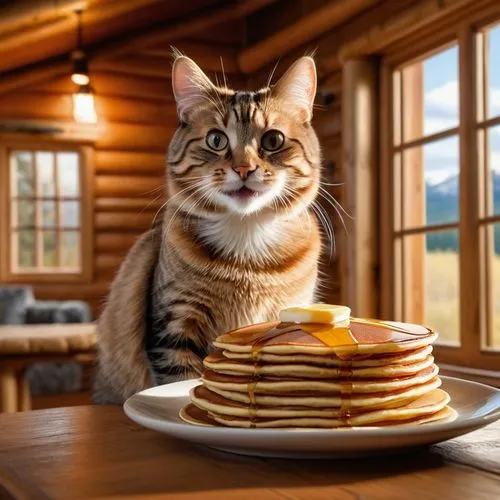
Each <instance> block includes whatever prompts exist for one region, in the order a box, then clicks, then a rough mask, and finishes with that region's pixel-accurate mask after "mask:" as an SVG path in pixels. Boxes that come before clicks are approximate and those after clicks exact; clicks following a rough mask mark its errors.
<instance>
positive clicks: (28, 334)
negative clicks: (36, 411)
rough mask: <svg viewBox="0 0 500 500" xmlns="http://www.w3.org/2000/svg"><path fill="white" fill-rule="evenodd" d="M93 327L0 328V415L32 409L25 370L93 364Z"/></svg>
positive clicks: (50, 325)
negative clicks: (35, 366)
mask: <svg viewBox="0 0 500 500" xmlns="http://www.w3.org/2000/svg"><path fill="white" fill-rule="evenodd" d="M96 340H97V336H96V325H95V324H94V323H75V324H69V323H67V324H46V325H45V324H44V325H7V326H0V412H4V413H13V412H17V411H24V410H29V409H31V406H32V401H31V394H30V389H29V385H28V382H27V380H26V378H25V372H26V369H27V368H28V367H29V366H30V365H32V364H33V363H39V362H51V363H63V362H64V363H68V362H77V363H80V364H82V365H84V366H85V367H88V366H91V365H93V364H94V363H95V353H96Z"/></svg>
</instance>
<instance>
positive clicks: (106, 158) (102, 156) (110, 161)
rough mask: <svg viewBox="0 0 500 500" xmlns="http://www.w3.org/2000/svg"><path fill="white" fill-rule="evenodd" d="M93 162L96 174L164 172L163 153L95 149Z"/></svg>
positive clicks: (158, 173)
mask: <svg viewBox="0 0 500 500" xmlns="http://www.w3.org/2000/svg"><path fill="white" fill-rule="evenodd" d="M94 163H95V171H96V174H97V175H103V174H112V175H115V174H124V175H129V174H134V175H137V174H140V175H141V176H144V175H153V176H160V175H163V174H164V173H165V168H166V155H165V153H147V152H144V153H135V152H129V151H106V150H97V151H96V152H95V155H94Z"/></svg>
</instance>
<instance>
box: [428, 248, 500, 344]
mask: <svg viewBox="0 0 500 500" xmlns="http://www.w3.org/2000/svg"><path fill="white" fill-rule="evenodd" d="M425 266H426V311H425V316H426V317H425V323H426V324H428V325H429V326H431V327H433V328H435V329H436V330H437V331H438V332H439V333H440V340H442V341H455V342H456V341H458V340H459V334H460V333H459V328H458V322H459V319H458V316H459V305H458V294H459V285H458V256H457V254H456V253H454V252H429V253H428V254H427V256H426V262H425ZM492 274H493V279H492V283H493V297H494V303H493V304H494V314H495V328H494V333H493V337H494V343H495V346H497V347H500V256H496V257H495V258H494V261H493V267H492ZM478 279H479V278H478Z"/></svg>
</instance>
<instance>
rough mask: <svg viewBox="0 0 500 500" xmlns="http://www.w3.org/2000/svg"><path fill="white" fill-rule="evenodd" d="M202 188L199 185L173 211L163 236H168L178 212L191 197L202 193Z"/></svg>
mask: <svg viewBox="0 0 500 500" xmlns="http://www.w3.org/2000/svg"><path fill="white" fill-rule="evenodd" d="M203 188H204V186H203V185H201V186H199V187H197V188H195V189H194V191H193V192H192V193H191V194H190V195H189V196H188V197H187V198H186V199H185V200H184V201H183V202H182V203H181V204H180V205H179V206H178V207H177V209H176V210H175V212H174V213H173V215H172V216H171V217H170V219H169V221H168V224H167V227H166V229H165V231H164V234H168V233H169V231H170V227H171V225H172V224H173V223H174V221H175V218H176V216H177V214H178V213H179V211H180V210H182V207H183V206H184V205H185V204H186V203H187V202H188V201H189V200H190V199H191V198H192V197H193V196H196V195H197V194H198V193H200V192H202V191H203Z"/></svg>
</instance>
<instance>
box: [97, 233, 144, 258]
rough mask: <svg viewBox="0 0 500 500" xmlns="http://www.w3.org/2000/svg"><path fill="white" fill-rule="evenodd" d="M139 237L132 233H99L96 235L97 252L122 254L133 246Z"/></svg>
mask: <svg viewBox="0 0 500 500" xmlns="http://www.w3.org/2000/svg"><path fill="white" fill-rule="evenodd" d="M137 238H138V236H137V235H135V234H130V233H120V232H113V233H98V234H97V235H96V237H95V252H96V253H117V254H122V253H124V252H127V251H128V250H129V249H130V248H132V246H133V245H134V243H135V242H136V241H137Z"/></svg>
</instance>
